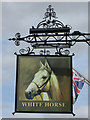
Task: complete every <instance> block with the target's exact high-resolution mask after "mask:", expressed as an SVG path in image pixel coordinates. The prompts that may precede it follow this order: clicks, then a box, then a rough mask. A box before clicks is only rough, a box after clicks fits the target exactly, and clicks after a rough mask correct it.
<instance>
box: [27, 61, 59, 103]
mask: <svg viewBox="0 0 90 120" xmlns="http://www.w3.org/2000/svg"><path fill="white" fill-rule="evenodd" d="M37 95H40V96H41V98H42V101H50V100H54V101H59V100H60V97H61V91H60V87H59V82H58V79H57V77H56V75H55V74H54V72H53V71H52V69H51V67H50V65H49V64H48V62H47V60H45V65H43V64H42V62H41V61H40V69H39V71H38V72H37V73H36V74H35V75H34V79H33V80H32V82H31V83H30V85H29V86H28V87H27V89H26V90H25V96H26V98H27V99H33V98H34V97H35V96H37Z"/></svg>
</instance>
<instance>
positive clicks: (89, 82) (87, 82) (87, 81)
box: [72, 67, 90, 86]
mask: <svg viewBox="0 0 90 120" xmlns="http://www.w3.org/2000/svg"><path fill="white" fill-rule="evenodd" d="M72 69H73V70H75V71H76V72H77V73H78V74H79V75H80V76H82V77H83V78H84V79H85V80H84V82H85V83H86V84H88V85H89V86H90V81H89V80H87V79H86V78H85V77H84V76H83V75H81V74H80V73H79V72H78V71H77V70H76V69H74V68H73V67H72Z"/></svg>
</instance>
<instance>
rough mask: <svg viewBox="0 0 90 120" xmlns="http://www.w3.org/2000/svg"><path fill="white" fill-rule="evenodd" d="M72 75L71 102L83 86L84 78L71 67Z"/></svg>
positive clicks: (74, 100) (75, 98)
mask: <svg viewBox="0 0 90 120" xmlns="http://www.w3.org/2000/svg"><path fill="white" fill-rule="evenodd" d="M72 76H73V80H72V82H73V104H74V103H75V102H76V100H77V98H78V95H79V93H80V91H81V89H82V88H83V85H84V80H85V78H83V77H82V76H81V75H80V74H79V73H78V72H76V71H75V70H74V69H72Z"/></svg>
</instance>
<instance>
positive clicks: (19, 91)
mask: <svg viewBox="0 0 90 120" xmlns="http://www.w3.org/2000/svg"><path fill="white" fill-rule="evenodd" d="M16 78H17V80H16V102H15V103H16V104H15V112H33V113H38V112H39V113H72V57H71V56H63V57H60V56H59V57H58V56H53V55H52V56H33V55H29V56H28V55H27V56H26V55H17V75H16Z"/></svg>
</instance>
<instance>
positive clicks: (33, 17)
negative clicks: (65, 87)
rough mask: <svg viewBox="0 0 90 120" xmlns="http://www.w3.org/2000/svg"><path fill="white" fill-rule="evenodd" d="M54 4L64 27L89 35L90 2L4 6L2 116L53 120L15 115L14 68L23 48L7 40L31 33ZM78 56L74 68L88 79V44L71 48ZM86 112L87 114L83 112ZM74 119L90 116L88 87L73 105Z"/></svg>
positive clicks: (84, 88)
mask: <svg viewBox="0 0 90 120" xmlns="http://www.w3.org/2000/svg"><path fill="white" fill-rule="evenodd" d="M49 4H51V5H52V7H53V8H54V9H55V11H56V16H57V17H58V20H60V21H61V22H63V23H64V25H67V24H68V25H71V26H72V30H71V32H72V31H77V30H78V31H81V32H88V3H55V2H53V3H50V2H47V3H43V2H39V3H37V2H35V3H30V2H28V3H23V2H21V3H14V2H13V3H12V2H11V3H9V2H7V3H2V47H3V49H2V53H3V58H2V60H3V63H2V65H3V69H2V72H3V73H2V77H3V78H2V80H3V82H2V88H3V89H2V98H3V101H2V106H3V109H2V114H3V117H23V115H24V117H51V115H50V114H49V115H47V114H34V115H33V114H32V115H31V114H23V115H22V114H16V115H15V116H13V115H12V112H13V111H14V99H15V98H14V95H15V80H16V78H15V74H16V73H15V69H16V68H15V66H16V56H15V55H14V54H13V53H14V52H18V50H19V49H20V48H22V47H23V46H25V47H27V44H26V45H23V43H21V45H20V47H16V46H15V45H14V43H13V42H10V41H8V38H10V37H14V35H15V33H17V32H20V33H21V35H22V36H25V35H28V34H29V28H30V27H32V26H35V27H36V26H37V24H38V23H39V22H40V21H42V20H43V17H44V13H45V11H46V8H47V7H48V5H49ZM73 52H74V53H75V56H74V57H73V67H74V68H76V69H77V70H78V71H79V72H80V73H81V74H82V75H84V76H85V77H86V78H88V46H87V44H76V45H75V46H74V47H72V48H71V53H73ZM82 110H84V111H82ZM74 113H75V114H76V116H75V117H88V87H87V85H86V84H85V85H84V87H83V89H82V91H81V93H80V95H79V98H78V100H77V102H76V104H75V105H74ZM53 117H55V118H56V117H58V118H60V117H69V118H70V117H72V115H59V114H58V115H53Z"/></svg>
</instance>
